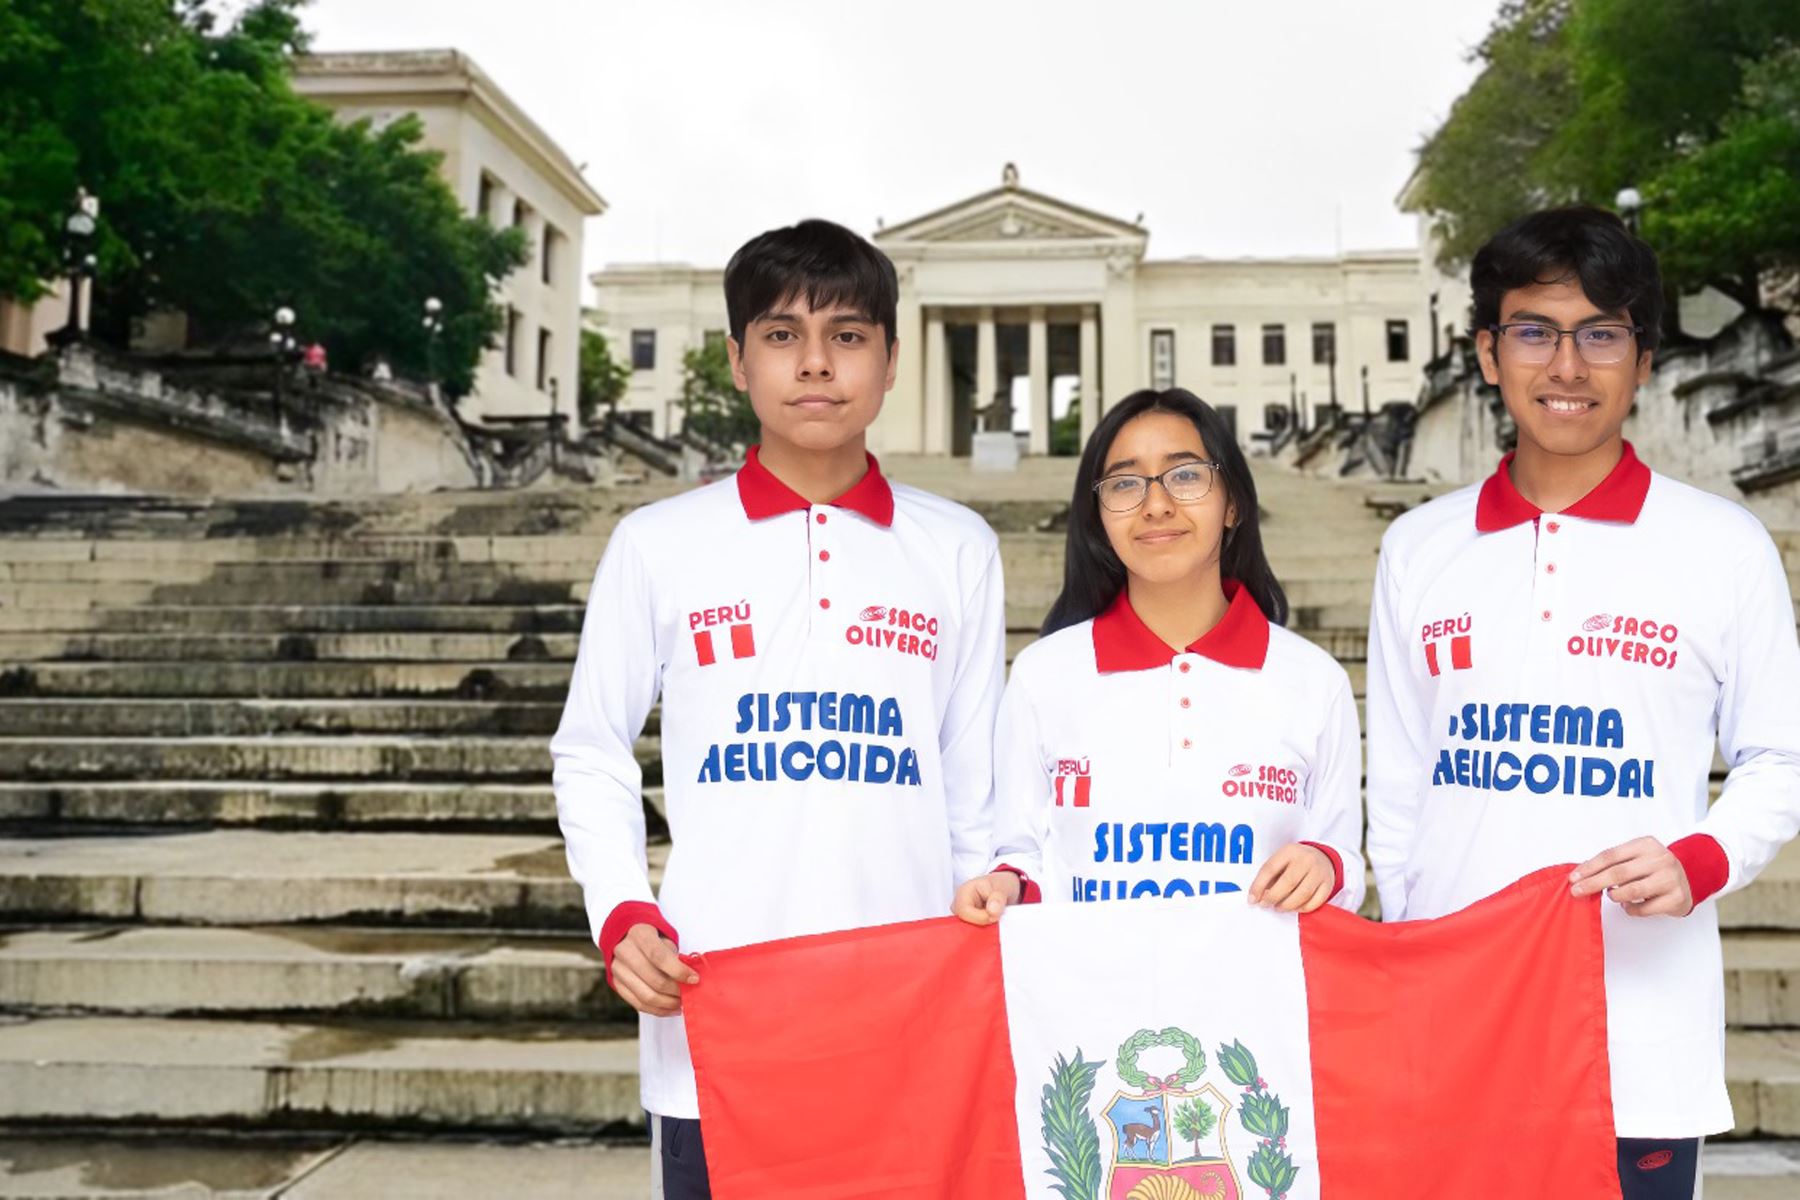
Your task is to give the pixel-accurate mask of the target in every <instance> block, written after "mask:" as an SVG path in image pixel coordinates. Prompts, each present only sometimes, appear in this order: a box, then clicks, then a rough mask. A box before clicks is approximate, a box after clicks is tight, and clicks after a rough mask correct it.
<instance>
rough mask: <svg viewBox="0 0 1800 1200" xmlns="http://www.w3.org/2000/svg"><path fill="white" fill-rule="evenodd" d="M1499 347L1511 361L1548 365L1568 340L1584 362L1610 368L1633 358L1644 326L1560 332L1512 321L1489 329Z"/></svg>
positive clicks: (1551, 327) (1592, 327)
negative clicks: (1633, 352) (1571, 341)
mask: <svg viewBox="0 0 1800 1200" xmlns="http://www.w3.org/2000/svg"><path fill="white" fill-rule="evenodd" d="M1488 328H1489V329H1490V330H1492V331H1493V334H1494V337H1495V339H1496V341H1497V347H1496V352H1498V348H1499V347H1504V348H1505V353H1506V355H1507V357H1508V358H1511V359H1514V360H1515V361H1517V362H1522V363H1547V362H1549V361H1550V360H1551V359H1553V358H1555V357H1556V351H1557V348H1558V347H1560V346H1561V345H1562V340H1563V339H1564V338H1565V337H1568V338H1574V339H1575V352H1576V353H1577V354H1579V355H1581V361H1582V362H1585V363H1587V364H1588V365H1589V366H1594V367H1610V366H1614V365H1616V364H1618V363H1622V362H1624V361H1625V360H1626V359H1628V358H1630V357H1631V355H1632V349H1633V347H1634V346H1635V345H1636V338H1637V335H1638V334H1641V333H1643V332H1644V327H1643V326H1642V325H1624V324H1619V325H1611V324H1606V325H1583V326H1581V327H1580V328H1579V329H1558V328H1557V327H1556V326H1554V325H1545V324H1544V323H1542V322H1541V321H1508V322H1506V323H1505V324H1503V325H1489V326H1488Z"/></svg>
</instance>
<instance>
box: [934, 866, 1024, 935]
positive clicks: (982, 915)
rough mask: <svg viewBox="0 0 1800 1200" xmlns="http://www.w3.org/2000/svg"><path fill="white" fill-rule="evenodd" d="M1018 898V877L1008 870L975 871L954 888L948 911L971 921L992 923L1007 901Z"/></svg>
mask: <svg viewBox="0 0 1800 1200" xmlns="http://www.w3.org/2000/svg"><path fill="white" fill-rule="evenodd" d="M1018 902H1019V877H1018V875H1016V874H1014V873H1013V872H1011V871H991V872H989V873H988V874H986V875H977V876H976V877H975V878H973V879H971V880H969V882H967V883H965V884H963V885H962V886H961V887H959V888H957V889H956V899H954V900H952V901H951V902H950V911H951V912H953V913H955V914H956V915H957V916H959V917H961V918H962V919H963V920H965V921H967V922H968V923H969V924H971V925H992V924H993V923H994V922H995V921H998V920H999V919H1000V914H1001V913H1003V912H1005V911H1006V906H1007V905H1009V904H1017V903H1018Z"/></svg>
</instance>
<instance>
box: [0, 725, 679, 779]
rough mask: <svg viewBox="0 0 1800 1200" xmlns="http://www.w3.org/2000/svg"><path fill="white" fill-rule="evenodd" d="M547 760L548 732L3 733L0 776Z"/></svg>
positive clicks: (237, 773)
mask: <svg viewBox="0 0 1800 1200" xmlns="http://www.w3.org/2000/svg"><path fill="white" fill-rule="evenodd" d="M657 754H658V749H657V747H656V745H655V743H654V739H645V740H644V741H643V742H642V743H641V744H640V745H639V747H638V756H639V759H640V761H642V762H645V763H654V762H656V761H657V758H656V756H657ZM550 767H551V762H550V750H549V745H548V742H547V739H545V738H543V737H491V736H490V737H473V736H471V737H444V738H413V737H403V736H402V737H381V736H376V735H360V736H345V737H303V736H284V737H266V738H242V737H191V738H189V737H177V738H107V737H99V738H12V737H0V779H6V780H9V781H17V782H28V781H33V780H38V781H52V780H54V781H58V782H61V781H77V780H106V779H114V780H134V781H144V780H152V779H158V780H171V781H181V782H192V781H219V780H253V781H256V782H270V781H285V780H328V779H352V780H363V779H379V780H385V781H389V782H394V781H399V780H441V781H444V782H467V781H470V780H482V781H487V782H501V781H508V780H510V781H524V782H533V783H540V782H542V781H543V780H545V779H547V778H549V775H550ZM659 781H660V780H653V782H659Z"/></svg>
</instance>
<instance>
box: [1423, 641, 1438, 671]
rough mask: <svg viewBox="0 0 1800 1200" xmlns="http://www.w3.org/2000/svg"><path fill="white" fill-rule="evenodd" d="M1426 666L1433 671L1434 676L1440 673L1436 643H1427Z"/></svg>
mask: <svg viewBox="0 0 1800 1200" xmlns="http://www.w3.org/2000/svg"><path fill="white" fill-rule="evenodd" d="M1425 665H1426V666H1427V667H1429V668H1430V669H1431V673H1432V674H1433V675H1436V674H1437V673H1438V664H1437V643H1436V642H1426V643H1425Z"/></svg>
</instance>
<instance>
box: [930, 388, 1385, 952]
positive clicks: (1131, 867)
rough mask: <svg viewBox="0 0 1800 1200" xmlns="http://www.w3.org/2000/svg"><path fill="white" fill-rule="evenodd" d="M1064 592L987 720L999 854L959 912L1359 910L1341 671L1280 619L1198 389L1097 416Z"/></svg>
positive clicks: (1231, 454) (1353, 741)
mask: <svg viewBox="0 0 1800 1200" xmlns="http://www.w3.org/2000/svg"><path fill="white" fill-rule="evenodd" d="M1064 570H1065V576H1064V583H1063V590H1062V594H1061V595H1060V596H1059V597H1058V598H1057V600H1056V603H1055V605H1054V606H1053V607H1052V608H1051V610H1050V615H1049V616H1048V617H1047V618H1046V619H1045V621H1044V627H1043V637H1042V638H1041V640H1039V641H1038V642H1036V643H1034V644H1033V645H1031V646H1029V647H1027V648H1026V649H1025V650H1023V651H1021V652H1020V654H1019V656H1018V659H1017V660H1016V661H1015V662H1014V664H1013V669H1012V678H1011V681H1010V682H1009V683H1008V685H1007V688H1006V692H1005V694H1004V696H1003V697H1002V699H1001V702H1000V714H999V719H998V727H997V730H996V735H995V737H996V741H995V759H994V782H995V851H994V856H993V860H992V869H991V870H990V872H989V873H988V874H985V875H981V876H978V877H976V878H974V879H971V880H969V881H967V882H965V883H964V884H963V885H962V886H961V887H960V888H959V889H958V891H957V894H956V899H955V903H954V905H953V911H954V912H955V913H956V914H957V915H958V916H960V917H962V918H963V919H964V920H966V921H969V922H971V923H973V924H978V925H982V924H988V923H990V922H992V921H994V920H997V919H998V918H999V916H1000V914H1001V913H1002V912H1003V911H1004V909H1005V907H1006V906H1007V905H1008V904H1012V903H1017V902H1019V901H1021V900H1024V901H1028V902H1029V901H1033V900H1037V899H1039V898H1044V899H1049V900H1074V901H1080V902H1090V901H1102V900H1136V899H1145V898H1150V897H1157V896H1204V895H1217V894H1219V893H1223V892H1241V893H1244V894H1245V895H1246V896H1247V898H1248V900H1249V901H1250V902H1252V903H1256V904H1261V905H1265V906H1267V907H1270V908H1275V909H1280V910H1282V911H1287V912H1311V911H1312V910H1313V909H1316V908H1318V907H1319V906H1321V905H1323V904H1325V903H1326V902H1327V901H1330V902H1332V903H1336V904H1338V905H1341V906H1343V907H1345V908H1348V909H1351V910H1354V909H1355V908H1356V907H1357V905H1358V904H1359V903H1360V902H1361V900H1362V894H1363V865H1362V857H1361V855H1360V853H1359V847H1360V845H1361V842H1362V808H1361V802H1360V784H1361V778H1362V756H1361V748H1360V743H1359V733H1358V728H1357V717H1356V701H1355V698H1354V696H1353V695H1352V694H1351V690H1350V681H1349V678H1348V677H1347V676H1346V675H1345V674H1344V670H1343V668H1342V667H1340V666H1339V665H1338V664H1337V662H1336V661H1335V660H1334V659H1332V658H1331V657H1330V656H1329V655H1328V654H1326V653H1325V652H1324V651H1323V650H1321V649H1319V648H1318V647H1317V646H1314V645H1313V644H1312V643H1311V642H1308V641H1306V640H1305V639H1304V638H1301V637H1299V636H1298V635H1296V634H1293V633H1289V632H1288V631H1287V630H1286V629H1284V628H1283V627H1282V625H1283V622H1284V621H1285V620H1286V618H1287V611H1288V608H1287V598H1286V596H1285V595H1284V593H1283V592H1282V590H1281V585H1280V584H1279V583H1277V582H1276V579H1275V575H1274V572H1273V571H1271V570H1270V569H1269V563H1268V560H1267V558H1266V557H1265V556H1264V554H1263V547H1262V536H1261V534H1260V533H1259V532H1258V529H1257V507H1256V487H1255V484H1254V483H1253V482H1252V480H1251V478H1250V472H1249V469H1248V467H1247V465H1246V463H1245V461H1244V456H1243V454H1242V452H1241V451H1240V450H1239V449H1238V446H1237V443H1236V441H1235V439H1234V438H1233V437H1232V435H1231V431H1230V429H1229V428H1227V426H1226V425H1225V422H1224V420H1223V419H1222V418H1221V417H1220V416H1219V414H1218V413H1217V412H1215V411H1214V410H1213V409H1212V408H1211V407H1209V406H1208V405H1206V404H1205V403H1203V402H1202V401H1201V400H1200V399H1199V398H1198V397H1196V396H1195V395H1193V394H1192V393H1191V392H1187V391H1183V390H1181V389H1180V388H1173V389H1170V390H1168V391H1161V392H1158V391H1141V392H1137V393H1134V394H1133V395H1131V396H1128V397H1127V398H1126V399H1125V400H1124V401H1123V402H1121V403H1120V404H1118V405H1116V406H1114V407H1113V408H1112V409H1110V410H1109V411H1108V412H1107V414H1106V415H1105V417H1104V418H1102V420H1101V421H1100V424H1099V427H1098V428H1096V429H1095V431H1094V434H1093V437H1092V438H1090V439H1089V441H1088V444H1087V448H1086V450H1085V451H1084V452H1083V454H1082V457H1081V464H1080V467H1079V469H1078V470H1077V472H1076V477H1075V496H1074V500H1073V503H1072V506H1071V508H1070V513H1069V537H1068V551H1067V559H1066V563H1065V568H1064Z"/></svg>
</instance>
